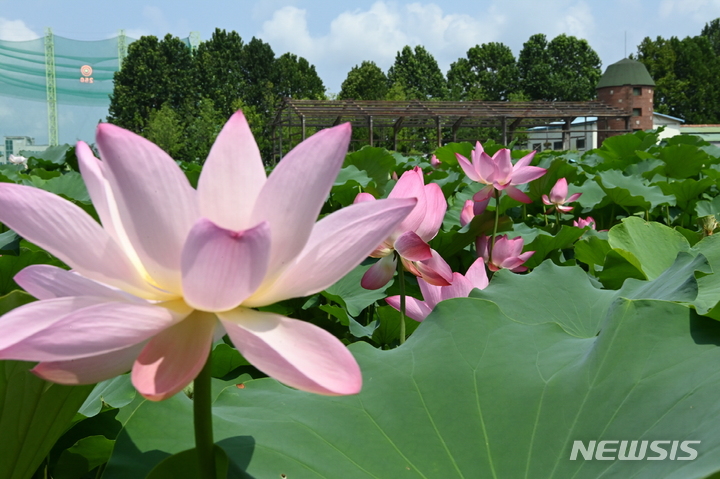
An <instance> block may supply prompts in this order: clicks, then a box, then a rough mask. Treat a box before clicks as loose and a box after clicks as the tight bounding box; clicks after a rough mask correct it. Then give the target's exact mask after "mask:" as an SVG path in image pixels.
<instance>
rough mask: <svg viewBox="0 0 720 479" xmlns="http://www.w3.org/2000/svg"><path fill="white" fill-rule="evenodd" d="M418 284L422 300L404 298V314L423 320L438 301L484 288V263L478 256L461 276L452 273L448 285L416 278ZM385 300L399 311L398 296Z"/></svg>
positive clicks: (416, 319)
mask: <svg viewBox="0 0 720 479" xmlns="http://www.w3.org/2000/svg"><path fill="white" fill-rule="evenodd" d="M418 285H419V286H420V291H421V292H422V295H423V300H424V301H419V300H417V299H415V298H413V297H412V296H408V297H406V298H405V314H407V315H408V317H410V318H412V319H414V320H415V321H422V320H424V319H425V318H426V317H427V315H428V314H430V312H431V311H432V310H433V309H435V306H436V305H437V304H438V303H439V302H440V301H444V300H446V299H450V298H466V297H467V296H468V295H469V294H470V291H472V290H473V289H475V288H477V289H485V287H486V286H487V285H488V277H487V273H486V272H485V263H484V262H483V259H482V258H478V259H477V260H476V261H475V262H474V263H473V264H472V265H471V266H470V268H468V270H467V273H465V275H464V276H463V275H462V274H460V273H453V279H452V284H451V285H450V286H434V285H432V284H430V283H428V282H426V281H423V279H422V278H420V279H418ZM385 301H387V303H388V304H389V305H390V306H392V307H393V308H395V309H397V310H398V311H400V296H390V297H389V298H385Z"/></svg>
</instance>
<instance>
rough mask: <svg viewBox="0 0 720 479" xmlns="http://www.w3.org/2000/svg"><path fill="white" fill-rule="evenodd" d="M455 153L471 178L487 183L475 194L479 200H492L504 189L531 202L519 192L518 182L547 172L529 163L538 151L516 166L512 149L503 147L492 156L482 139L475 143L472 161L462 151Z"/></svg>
mask: <svg viewBox="0 0 720 479" xmlns="http://www.w3.org/2000/svg"><path fill="white" fill-rule="evenodd" d="M455 156H456V157H457V159H458V163H460V166H461V167H462V169H463V171H464V172H465V174H466V175H468V177H469V178H470V179H471V180H473V181H477V182H478V183H482V184H484V185H487V186H486V187H485V188H483V189H482V190H480V191H478V192H477V193H475V196H473V200H475V201H476V202H483V201H489V199H490V198H491V197H492V196H493V194H494V192H495V190H498V191H503V190H505V191H506V192H507V194H508V195H509V196H510V197H511V198H513V199H515V200H517V201H520V202H521V203H532V200H531V199H530V197H529V196H528V195H526V194H525V193H523V192H522V191H520V190H519V189H518V188H517V185H522V184H525V183H527V182H529V181H532V180H535V179H537V178H540V177H541V176H542V175H544V174H545V173H546V172H547V170H546V169H545V168H540V167H537V166H529V165H530V162H531V161H532V159H533V157H534V156H535V151H532V152H531V153H530V154H528V155H526V156H524V157H522V158H521V159H519V160H518V161H517V163H515V164H514V165H513V163H512V156H511V154H510V150H508V149H507V148H502V149H500V150H498V151H497V152H496V153H495V154H494V155H493V156H492V157H490V155H488V154H487V153H485V150H484V149H483V147H482V145H481V144H480V142H477V143H476V144H475V150H473V152H472V155H471V157H472V162H470V161H468V159H467V158H465V157H464V156H462V155H461V154H459V153H455Z"/></svg>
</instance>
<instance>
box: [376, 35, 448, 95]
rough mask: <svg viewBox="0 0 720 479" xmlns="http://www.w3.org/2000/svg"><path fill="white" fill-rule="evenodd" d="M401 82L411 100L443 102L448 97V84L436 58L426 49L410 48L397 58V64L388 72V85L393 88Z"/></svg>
mask: <svg viewBox="0 0 720 479" xmlns="http://www.w3.org/2000/svg"><path fill="white" fill-rule="evenodd" d="M397 82H400V83H401V84H402V85H403V89H404V90H405V93H406V95H407V97H408V99H411V100H430V99H435V100H442V99H444V98H445V97H446V96H447V82H446V81H445V77H444V76H443V74H442V71H440V67H438V64H437V61H436V60H435V58H434V57H433V56H432V55H431V54H430V53H429V52H428V51H427V50H425V48H424V47H422V46H420V45H417V46H416V47H415V50H414V51H413V50H412V49H411V48H410V47H409V46H405V47H403V49H402V51H400V52H398V54H397V55H396V56H395V63H394V64H393V66H391V67H390V70H388V83H389V86H390V87H391V88H392V85H393V84H394V83H397Z"/></svg>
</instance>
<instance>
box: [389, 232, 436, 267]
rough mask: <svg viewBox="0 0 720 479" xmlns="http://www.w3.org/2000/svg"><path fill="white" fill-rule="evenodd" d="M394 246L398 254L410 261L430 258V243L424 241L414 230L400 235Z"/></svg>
mask: <svg viewBox="0 0 720 479" xmlns="http://www.w3.org/2000/svg"><path fill="white" fill-rule="evenodd" d="M394 246H395V251H397V252H398V254H399V255H400V256H402V257H403V258H405V259H407V260H410V261H422V260H426V259H430V258H432V250H431V249H430V245H428V244H427V243H426V242H424V241H423V240H422V238H420V237H419V236H418V235H417V234H415V232H414V231H408V232H406V233H403V234H402V235H400V237H399V238H398V239H397V240H396V241H395V244H394Z"/></svg>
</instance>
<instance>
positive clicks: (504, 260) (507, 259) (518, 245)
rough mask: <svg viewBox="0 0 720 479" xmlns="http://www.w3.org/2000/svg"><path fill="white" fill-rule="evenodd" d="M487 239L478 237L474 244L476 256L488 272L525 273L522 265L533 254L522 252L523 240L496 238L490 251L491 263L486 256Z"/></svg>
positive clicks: (520, 238) (525, 269)
mask: <svg viewBox="0 0 720 479" xmlns="http://www.w3.org/2000/svg"><path fill="white" fill-rule="evenodd" d="M488 240H489V238H488V237H487V236H485V235H482V236H479V237H478V239H477V240H476V242H475V247H476V250H477V253H478V255H480V256H482V258H483V259H484V260H485V262H486V263H487V266H488V269H490V271H498V270H500V269H509V270H510V271H512V272H514V273H522V272H523V271H527V267H525V266H523V265H522V264H523V263H524V262H525V261H527V260H528V259H530V257H531V256H532V255H534V254H535V252H534V251H526V252H525V253H523V252H522V250H523V246H524V245H523V239H522V237H520V236H518V237H516V238H512V239H508V237H507V235H502V236H496V237H495V245H494V246H493V250H492V261H490V255H489V254H488V244H489V241H488Z"/></svg>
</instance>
